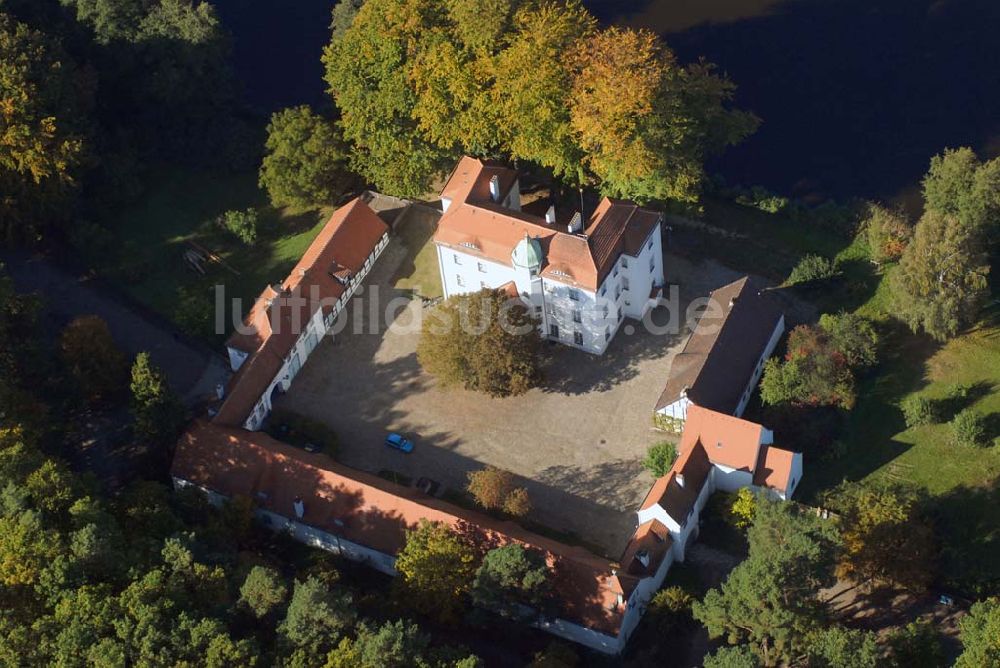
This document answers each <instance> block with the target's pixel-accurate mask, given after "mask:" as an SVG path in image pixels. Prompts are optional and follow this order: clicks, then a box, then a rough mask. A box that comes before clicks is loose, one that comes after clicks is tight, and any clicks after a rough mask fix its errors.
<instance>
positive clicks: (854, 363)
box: [819, 312, 879, 369]
mask: <svg viewBox="0 0 1000 668" xmlns="http://www.w3.org/2000/svg"><path fill="white" fill-rule="evenodd" d="M819 326H820V329H822V330H823V332H825V333H826V336H827V339H828V340H829V342H830V345H831V346H833V348H834V349H835V350H837V352H839V353H840V354H841V355H843V357H844V361H845V362H846V363H847V365H848V366H849V367H851V368H852V369H866V368H869V367H872V366H875V362H876V361H877V360H878V343H879V339H878V332H876V331H875V326H874V325H873V324H872V322H871V321H870V320H868V319H867V318H865V317H863V316H860V315H857V314H856V313H847V312H841V313H838V314H836V315H834V314H831V313H824V314H823V315H821V316H820V318H819Z"/></svg>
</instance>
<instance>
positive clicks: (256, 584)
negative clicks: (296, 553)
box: [240, 566, 288, 618]
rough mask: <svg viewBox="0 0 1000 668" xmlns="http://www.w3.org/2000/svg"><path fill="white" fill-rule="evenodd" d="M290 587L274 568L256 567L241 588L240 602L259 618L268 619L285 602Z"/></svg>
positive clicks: (248, 574)
mask: <svg viewBox="0 0 1000 668" xmlns="http://www.w3.org/2000/svg"><path fill="white" fill-rule="evenodd" d="M287 595H288V587H287V586H285V581H284V579H283V578H282V577H281V575H280V574H279V573H278V572H277V571H276V570H274V569H273V568H268V567H266V566H254V567H253V568H251V569H250V572H249V573H247V577H246V579H245V580H244V581H243V585H242V586H241V587H240V602H241V603H243V604H244V605H245V606H247V607H248V608H250V610H251V611H252V612H253V614H254V615H256V616H257V617H258V618H260V617H266V616H267V615H268V614H270V613H271V612H273V611H274V610H275V609H276V608H277V607H278V606H279V605H281V604H282V603H283V602H284V601H285V596H287Z"/></svg>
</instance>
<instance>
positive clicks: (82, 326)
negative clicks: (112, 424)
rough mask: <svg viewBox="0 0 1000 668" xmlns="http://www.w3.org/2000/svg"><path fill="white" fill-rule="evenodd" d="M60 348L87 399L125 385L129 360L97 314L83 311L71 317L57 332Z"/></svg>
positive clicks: (108, 394) (101, 396)
mask: <svg viewBox="0 0 1000 668" xmlns="http://www.w3.org/2000/svg"><path fill="white" fill-rule="evenodd" d="M59 351H60V353H61V354H62V359H63V364H65V365H66V369H67V370H68V371H69V373H70V375H71V376H72V377H73V378H74V379H75V380H76V382H77V385H78V386H79V387H80V389H81V391H82V392H83V394H84V396H85V397H86V398H87V399H88V400H89V401H99V400H101V399H106V398H108V397H111V396H113V395H115V394H120V393H121V392H122V391H123V390H124V389H125V381H126V379H127V378H128V360H126V358H125V355H124V354H123V353H122V352H121V350H119V349H118V346H117V345H116V344H115V340H114V338H113V337H112V336H111V330H110V329H109V328H108V324H107V323H106V322H104V320H102V319H101V318H100V317H98V316H96V315H85V316H80V317H79V318H76V319H75V320H73V322H71V323H70V324H69V325H67V326H66V329H64V330H63V332H62V335H61V336H60V339H59Z"/></svg>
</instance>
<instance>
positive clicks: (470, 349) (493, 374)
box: [417, 289, 542, 397]
mask: <svg viewBox="0 0 1000 668" xmlns="http://www.w3.org/2000/svg"><path fill="white" fill-rule="evenodd" d="M541 342H542V340H541V337H540V336H539V334H538V330H537V328H536V325H535V322H534V320H533V319H532V318H531V316H530V315H529V314H528V311H527V309H525V308H524V306H523V304H521V303H520V302H518V301H515V300H511V299H510V298H509V297H507V295H506V293H504V292H503V291H500V290H487V289H484V290H481V291H480V292H477V293H472V294H465V295H455V296H453V297H450V298H448V299H447V300H446V301H444V302H443V303H442V304H441V305H440V306H438V307H437V308H436V309H435V310H434V311H432V312H431V313H430V314H429V315H428V316H427V317H426V318H425V319H424V322H423V326H422V329H421V333H420V343H419V344H418V346H417V359H418V360H419V362H420V364H421V366H422V367H423V368H424V370H425V371H427V372H428V373H430V374H431V375H433V376H435V377H437V379H438V381H440V382H441V383H442V384H443V385H461V386H464V387H465V388H466V389H469V390H477V391H479V392H484V393H486V394H488V395H490V396H493V397H505V396H509V395H516V394H523V393H524V392H527V391H528V390H529V389H531V388H532V387H535V386H536V385H537V384H538V383H539V381H540V380H541Z"/></svg>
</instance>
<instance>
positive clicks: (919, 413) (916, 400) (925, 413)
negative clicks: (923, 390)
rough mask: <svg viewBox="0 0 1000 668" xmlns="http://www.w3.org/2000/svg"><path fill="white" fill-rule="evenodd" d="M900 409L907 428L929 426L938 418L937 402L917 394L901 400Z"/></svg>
mask: <svg viewBox="0 0 1000 668" xmlns="http://www.w3.org/2000/svg"><path fill="white" fill-rule="evenodd" d="M900 408H902V409H903V419H904V420H905V421H906V426H907V427H919V426H920V425H925V424H931V423H934V422H937V421H938V418H939V416H938V406H937V402H936V401H934V400H933V399H928V398H927V397H922V396H920V395H919V394H914V395H911V396H909V397H907V398H905V399H903V403H901V404H900Z"/></svg>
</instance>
